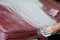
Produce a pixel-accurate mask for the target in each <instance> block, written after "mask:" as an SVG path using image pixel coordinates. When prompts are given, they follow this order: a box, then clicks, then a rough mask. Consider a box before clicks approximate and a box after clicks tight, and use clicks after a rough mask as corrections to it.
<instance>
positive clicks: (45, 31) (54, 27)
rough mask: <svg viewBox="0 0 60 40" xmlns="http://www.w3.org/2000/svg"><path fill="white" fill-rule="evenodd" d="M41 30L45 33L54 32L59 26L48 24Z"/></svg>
mask: <svg viewBox="0 0 60 40" xmlns="http://www.w3.org/2000/svg"><path fill="white" fill-rule="evenodd" d="M43 30H44V33H45V34H56V33H57V32H58V31H59V26H49V27H46V28H44V29H43Z"/></svg>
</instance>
